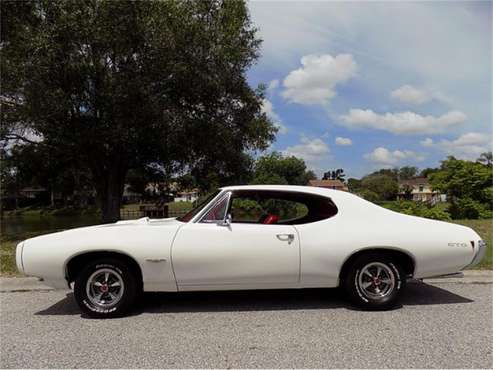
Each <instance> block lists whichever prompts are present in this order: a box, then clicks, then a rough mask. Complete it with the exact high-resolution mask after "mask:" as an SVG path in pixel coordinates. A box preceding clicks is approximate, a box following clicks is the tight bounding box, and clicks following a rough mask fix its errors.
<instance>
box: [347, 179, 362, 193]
mask: <svg viewBox="0 0 493 370" xmlns="http://www.w3.org/2000/svg"><path fill="white" fill-rule="evenodd" d="M347 186H348V189H349V191H350V192H351V193H358V192H359V190H360V189H361V180H359V179H355V178H352V177H351V178H349V179H348V180H347Z"/></svg>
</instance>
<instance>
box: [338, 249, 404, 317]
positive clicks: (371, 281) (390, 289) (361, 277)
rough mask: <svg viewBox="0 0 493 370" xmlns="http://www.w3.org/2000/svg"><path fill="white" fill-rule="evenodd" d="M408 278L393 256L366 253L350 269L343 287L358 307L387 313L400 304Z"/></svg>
mask: <svg viewBox="0 0 493 370" xmlns="http://www.w3.org/2000/svg"><path fill="white" fill-rule="evenodd" d="M405 284H406V279H405V275H404V273H403V271H402V268H401V267H400V266H399V264H398V263H397V262H396V261H394V260H393V259H392V258H391V257H389V256H385V255H382V254H378V253H367V254H363V255H361V256H359V257H357V258H356V259H355V260H354V262H353V263H352V264H351V266H350V267H349V269H348V272H347V274H346V277H345V279H344V287H345V290H346V292H347V294H348V295H349V298H350V299H351V301H352V302H353V303H355V304H356V305H357V306H359V307H361V308H363V309H368V310H386V309H390V308H393V307H395V306H396V305H397V303H398V301H399V299H400V298H401V296H402V291H403V289H404V287H405Z"/></svg>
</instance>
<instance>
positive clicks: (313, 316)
mask: <svg viewBox="0 0 493 370" xmlns="http://www.w3.org/2000/svg"><path fill="white" fill-rule="evenodd" d="M403 303H404V305H403V307H402V308H400V309H396V310H393V311H387V312H362V311H357V310H354V309H353V308H351V307H350V306H349V305H347V304H346V303H345V301H344V300H343V299H341V298H340V296H339V293H338V291H337V290H334V289H315V290H302V291H296V290H289V291H264V292H259V291H257V292H214V293H181V294H151V295H145V296H144V299H143V302H142V303H141V305H140V306H139V307H138V308H137V309H136V310H135V312H134V313H133V315H132V316H130V317H125V318H120V319H113V320H95V319H89V318H85V317H81V315H80V313H79V310H78V309H77V306H76V305H75V303H74V301H73V296H72V294H71V293H70V292H67V291H51V292H19V293H1V294H0V304H1V307H0V309H1V315H0V351H1V352H0V355H1V357H0V367H1V368H11V367H29V368H33V367H34V368H38V367H50V368H53V367H55V368H81V367H83V368H108V367H111V368H122V367H123V368H128V367H130V368H136V367H154V368H156V367H160V368H163V367H175V368H187V367H196V368H197V367H200V368H204V367H217V368H231V367H234V368H238V367H249V368H255V367H268V368H279V367H282V368H292V367H310V368H320V367H330V368H334V367H335V368H347V367H357V368H368V367H371V368H383V367H391V368H400V367H405V368H412V367H419V368H430V367H434V368H451V367H453V368H491V367H493V348H492V347H493V285H492V284H454V283H443V284H434V285H427V284H410V285H409V286H408V290H407V292H406V298H405V300H404V302H403Z"/></svg>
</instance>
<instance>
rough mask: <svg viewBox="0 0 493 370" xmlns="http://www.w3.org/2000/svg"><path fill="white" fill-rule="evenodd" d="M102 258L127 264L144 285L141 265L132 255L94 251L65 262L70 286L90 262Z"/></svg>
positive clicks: (83, 253) (66, 276) (72, 257)
mask: <svg viewBox="0 0 493 370" xmlns="http://www.w3.org/2000/svg"><path fill="white" fill-rule="evenodd" d="M100 258H114V259H117V260H119V261H122V262H124V263H126V264H127V265H128V266H129V268H130V269H131V270H132V271H133V272H134V274H135V276H136V278H137V281H139V282H140V283H141V284H143V276H142V268H141V267H140V265H139V263H138V262H137V261H136V260H135V259H134V258H133V257H131V256H130V255H128V254H126V253H123V252H121V251H110V250H92V251H86V252H82V253H79V254H76V255H73V256H71V257H70V258H69V259H67V261H66V262H65V267H64V271H65V279H66V280H67V283H68V284H69V285H70V283H72V282H73V281H75V279H76V278H77V275H78V273H80V272H81V271H82V269H83V268H84V266H85V265H87V264H88V263H89V262H90V261H92V260H95V259H100Z"/></svg>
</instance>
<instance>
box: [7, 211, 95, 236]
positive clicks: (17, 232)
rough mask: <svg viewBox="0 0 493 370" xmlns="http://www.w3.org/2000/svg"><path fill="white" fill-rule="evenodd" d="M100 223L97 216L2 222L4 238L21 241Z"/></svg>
mask: <svg viewBox="0 0 493 370" xmlns="http://www.w3.org/2000/svg"><path fill="white" fill-rule="evenodd" d="M99 223H101V217H100V216H97V215H77V216H32V215H30V216H14V217H5V218H2V220H1V234H2V238H7V239H11V240H21V239H25V238H26V237H31V236H34V235H40V234H48V233H51V232H55V231H61V230H66V229H72V228H74V227H82V226H90V225H97V224H99Z"/></svg>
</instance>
